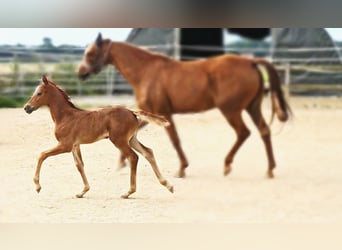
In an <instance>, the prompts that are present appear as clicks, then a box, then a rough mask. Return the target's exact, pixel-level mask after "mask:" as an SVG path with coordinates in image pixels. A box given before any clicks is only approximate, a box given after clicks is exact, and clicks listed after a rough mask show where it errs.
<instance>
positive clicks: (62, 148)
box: [33, 144, 70, 193]
mask: <svg viewBox="0 0 342 250" xmlns="http://www.w3.org/2000/svg"><path fill="white" fill-rule="evenodd" d="M66 152H70V148H69V147H67V146H65V145H63V144H58V145H57V146H56V147H55V148H53V149H50V150H47V151H44V152H42V153H41V154H40V156H39V158H38V163H37V167H36V173H35V175H34V178H33V182H34V183H35V185H36V191H37V192H38V193H39V192H40V190H41V189H42V187H41V185H40V183H39V176H40V169H41V167H42V164H43V161H44V160H45V159H46V158H48V157H50V156H53V155H58V154H62V153H66Z"/></svg>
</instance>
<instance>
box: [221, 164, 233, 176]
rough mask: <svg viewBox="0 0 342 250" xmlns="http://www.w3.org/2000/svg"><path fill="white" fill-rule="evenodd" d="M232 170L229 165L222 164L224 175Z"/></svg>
mask: <svg viewBox="0 0 342 250" xmlns="http://www.w3.org/2000/svg"><path fill="white" fill-rule="evenodd" d="M231 171H232V167H231V166H230V165H226V166H224V171H223V174H224V176H227V175H228V174H229V173H230V172H231Z"/></svg>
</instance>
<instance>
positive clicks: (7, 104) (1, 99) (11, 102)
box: [0, 96, 27, 108]
mask: <svg viewBox="0 0 342 250" xmlns="http://www.w3.org/2000/svg"><path fill="white" fill-rule="evenodd" d="M26 101H27V100H26V98H13V97H12V98H11V97H6V96H0V108H18V107H22V106H24V104H25V102H26Z"/></svg>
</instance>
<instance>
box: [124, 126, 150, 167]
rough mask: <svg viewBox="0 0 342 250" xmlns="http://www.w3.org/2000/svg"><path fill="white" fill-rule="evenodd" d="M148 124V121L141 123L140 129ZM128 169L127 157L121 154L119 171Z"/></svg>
mask: <svg viewBox="0 0 342 250" xmlns="http://www.w3.org/2000/svg"><path fill="white" fill-rule="evenodd" d="M147 124H148V122H146V121H141V122H140V124H139V129H142V128H143V127H145V126H146V125H147ZM124 167H126V157H125V156H124V155H123V154H122V153H121V154H120V158H119V164H118V170H120V169H122V168H124Z"/></svg>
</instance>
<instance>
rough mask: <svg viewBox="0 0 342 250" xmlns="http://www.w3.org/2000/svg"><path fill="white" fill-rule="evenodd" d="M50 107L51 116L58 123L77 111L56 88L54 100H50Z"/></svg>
mask: <svg viewBox="0 0 342 250" xmlns="http://www.w3.org/2000/svg"><path fill="white" fill-rule="evenodd" d="M50 98H51V97H50ZM51 99H52V98H51ZM49 109H50V114H51V117H52V119H53V121H54V122H55V123H56V125H57V124H58V123H59V122H61V121H62V120H63V118H64V117H65V116H67V115H70V113H71V112H75V111H76V110H77V109H75V108H74V107H72V106H71V105H70V103H69V102H68V101H67V100H65V98H64V96H63V95H62V94H61V93H59V91H58V90H56V89H54V97H53V101H50V103H49Z"/></svg>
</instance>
